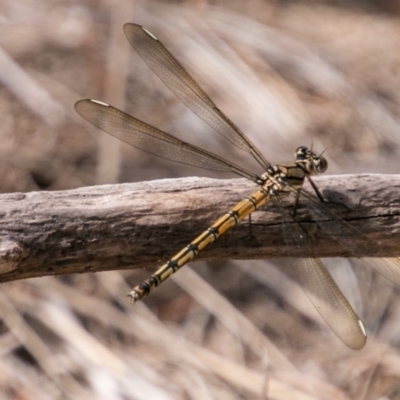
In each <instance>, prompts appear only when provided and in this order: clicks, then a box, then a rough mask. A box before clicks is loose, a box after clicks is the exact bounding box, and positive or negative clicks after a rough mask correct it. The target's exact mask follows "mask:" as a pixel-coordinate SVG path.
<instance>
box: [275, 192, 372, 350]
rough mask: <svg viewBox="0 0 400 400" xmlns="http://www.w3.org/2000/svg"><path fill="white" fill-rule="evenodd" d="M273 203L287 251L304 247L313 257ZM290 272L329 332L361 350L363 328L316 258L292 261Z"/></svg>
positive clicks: (286, 215)
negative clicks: (279, 217) (281, 219)
mask: <svg viewBox="0 0 400 400" xmlns="http://www.w3.org/2000/svg"><path fill="white" fill-rule="evenodd" d="M275 200H276V201H277V202H278V204H279V207H278V208H279V209H280V211H281V213H282V218H283V221H284V224H283V234H284V238H285V242H286V244H287V245H288V249H292V248H293V247H302V248H303V247H306V248H308V250H309V252H310V254H314V252H313V249H312V246H311V245H310V243H309V241H308V239H307V233H306V232H305V231H304V230H303V228H302V227H301V226H300V225H299V223H297V222H296V221H295V220H294V219H293V218H292V217H291V216H290V215H289V213H288V211H287V210H285V209H284V206H283V204H282V201H281V200H280V199H279V197H278V196H276V197H275ZM292 264H293V272H294V275H295V277H296V279H297V280H298V282H299V283H300V284H301V286H302V288H303V290H304V292H305V293H306V295H307V296H308V298H309V299H310V300H311V302H312V303H313V305H314V307H315V308H316V309H317V311H318V312H319V314H320V315H321V317H322V318H323V319H324V320H325V322H326V323H327V325H328V326H329V327H330V328H331V329H332V331H333V332H334V333H335V334H336V335H337V336H338V337H339V339H341V340H342V341H343V342H344V343H345V344H346V345H347V346H349V347H350V348H352V349H361V348H362V347H364V345H365V343H366V341H367V335H366V332H365V328H364V325H363V323H362V321H361V320H360V318H359V317H358V315H357V314H356V312H355V311H354V310H353V308H352V307H351V305H350V303H349V302H348V301H347V299H346V297H345V296H344V295H343V293H342V291H341V290H340V289H339V287H338V286H337V284H336V282H335V281H334V280H333V278H332V276H331V275H330V273H329V272H328V271H327V269H326V268H325V267H324V265H323V264H322V262H321V260H320V259H319V258H315V257H313V258H296V259H292Z"/></svg>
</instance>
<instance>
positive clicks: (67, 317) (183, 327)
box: [0, 0, 400, 400]
mask: <svg viewBox="0 0 400 400" xmlns="http://www.w3.org/2000/svg"><path fill="white" fill-rule="evenodd" d="M215 3H217V4H215ZM329 3H333V4H329ZM227 4H229V8H226V7H227ZM377 4H378V2H376V3H375V2H366V1H364V2H362V1H358V2H352V6H351V7H349V6H348V5H347V2H344V1H343V2H340V1H337V2H326V4H324V2H313V1H304V2H261V1H256V0H251V1H247V2H234V1H233V2H229V3H228V2H222V1H220V2H214V3H213V5H211V4H209V3H208V2H206V1H197V2H185V3H183V4H179V5H178V4H172V3H170V2H164V3H156V2H154V1H148V2H132V1H112V0H108V1H104V2H101V3H100V2H99V3H98V2H90V1H80V2H66V1H61V0H60V1H58V2H56V1H41V2H31V1H27V0H19V1H12V0H3V1H2V3H1V5H0V45H1V46H0V82H1V86H0V115H1V121H2V123H1V129H0V135H1V143H2V146H1V149H0V153H1V160H2V163H1V164H0V184H1V190H2V191H3V192H14V191H32V190H41V189H46V190H62V189H68V188H74V187H79V186H84V185H91V184H96V183H104V182H107V183H112V182H119V181H134V180H137V181H139V180H147V179H153V178H162V177H176V176H182V175H188V174H196V175H199V174H203V171H198V170H195V169H187V168H186V167H183V166H182V165H175V164H173V163H169V162H167V161H163V160H157V159H154V157H151V156H148V155H147V154H143V153H140V152H139V151H135V149H131V148H127V147H128V146H125V145H122V144H121V143H119V142H118V141H116V140H114V139H113V138H110V137H108V136H107V135H105V134H104V135H103V134H102V133H99V132H98V131H96V130H95V129H92V128H91V127H90V126H88V124H86V123H85V122H84V121H83V120H81V119H80V118H79V116H78V115H77V114H76V113H75V112H74V109H73V105H74V103H75V101H76V100H78V99H80V98H87V97H91V98H98V99H100V100H103V101H105V102H108V103H112V104H114V105H115V106H117V107H120V108H124V109H125V110H127V111H128V112H132V113H133V114H134V115H136V116H138V117H139V118H142V119H144V120H146V121H148V122H150V123H152V124H154V125H156V126H158V127H160V128H162V129H165V130H167V131H171V132H177V134H181V137H184V138H185V139H186V140H188V141H191V142H192V143H195V144H199V145H201V146H203V147H205V148H209V149H211V150H213V151H216V152H219V153H222V152H224V153H225V152H226V153H227V154H232V155H233V156H236V157H241V154H239V153H238V152H237V151H236V150H235V149H227V144H226V143H225V142H224V141H223V140H222V138H220V137H218V135H217V134H215V133H214V132H211V130H210V129H209V128H208V127H207V126H206V125H205V124H203V123H202V122H201V121H199V120H198V119H197V117H195V116H193V115H192V114H191V113H190V111H188V110H187V109H186V108H185V107H184V106H183V105H182V104H180V103H179V101H178V100H177V99H176V98H175V97H174V96H173V95H172V94H171V93H169V91H168V89H166V88H165V87H164V86H163V84H162V83H161V82H160V81H159V80H158V78H157V77H155V76H154V75H153V74H152V72H151V71H149V70H148V68H147V66H146V65H145V64H144V63H143V62H142V61H141V60H140V58H139V57H138V56H137V55H136V54H135V53H134V51H133V50H132V49H131V48H130V47H129V44H128V42H127V41H126V39H125V37H124V35H123V32H122V25H123V24H124V23H125V22H136V23H140V24H142V25H145V26H146V27H147V28H148V29H150V30H151V31H152V32H154V33H155V34H156V35H157V36H158V37H159V38H160V39H161V40H162V41H163V42H164V43H165V44H166V45H167V47H168V48H169V49H170V50H171V51H172V52H173V53H174V54H175V55H176V57H177V58H178V59H180V60H181V61H182V63H183V64H184V65H185V66H186V67H187V69H188V70H189V71H191V72H192V73H193V75H194V76H195V77H196V79H198V80H199V82H200V83H201V84H202V85H203V86H204V87H205V88H206V90H207V91H208V92H209V93H210V95H211V96H212V97H213V99H215V101H216V103H217V104H218V105H219V107H220V108H221V109H223V110H224V111H225V112H226V113H227V114H228V115H229V116H230V117H232V119H233V120H234V121H235V123H237V124H238V125H239V126H240V127H241V128H242V129H243V130H244V131H245V132H247V133H248V134H249V136H251V138H252V140H253V141H254V142H255V143H256V145H257V146H258V147H259V148H260V149H261V150H262V151H263V153H264V154H265V155H266V156H267V157H268V158H269V159H270V161H271V162H272V163H277V162H281V161H286V160H290V159H291V154H292V153H293V151H294V149H295V148H296V147H297V146H299V145H302V144H305V145H310V143H311V142H312V143H313V146H314V148H316V149H321V150H322V149H327V158H328V159H329V162H330V172H332V173H350V172H352V173H354V172H364V171H365V172H384V173H398V172H399V169H398V160H399V154H400V133H399V128H400V114H399V110H400V90H399V89H400V52H399V48H400V24H399V16H398V12H399V9H400V7H399V6H398V5H397V4H398V2H379V6H378V5H377ZM206 135H207V136H206ZM240 162H241V163H242V164H244V165H245V166H249V168H250V167H251V166H250V165H248V162H247V161H245V160H243V162H242V160H240ZM204 174H207V175H209V173H208V172H204ZM201 229H202V227H200V228H199V231H200V230H201ZM190 239H191V238H188V240H190ZM175 250H176V249H171V253H173V252H174V251H175ZM168 256H169V255H167V254H166V258H168ZM335 263H336V265H337V261H336V260H332V264H335ZM279 265H280V267H281V268H282V269H284V267H287V266H285V265H284V263H282V262H281V263H280V264H279ZM289 267H290V266H289ZM195 270H196V272H197V273H198V274H197V273H195V272H194V271H193V270H191V269H190V268H189V267H187V268H184V269H183V270H182V271H181V272H180V273H179V274H178V275H177V276H176V278H175V279H174V282H172V281H171V282H168V283H165V284H164V285H163V287H161V288H160V289H159V290H157V292H156V293H155V294H154V295H152V296H151V297H150V298H149V299H148V300H146V301H145V303H143V304H138V305H137V306H135V307H134V308H132V307H131V306H130V304H129V303H128V302H127V300H126V299H125V297H124V294H126V293H127V292H128V291H129V286H130V284H133V283H137V282H138V281H140V280H141V278H143V277H146V276H147V274H148V272H146V271H144V272H137V271H134V272H132V273H126V272H125V273H120V272H110V273H101V274H96V275H90V274H86V275H80V276H70V277H64V278H58V279H56V278H41V279H32V280H29V281H21V282H13V283H7V284H3V285H2V287H1V292H0V312H1V318H2V322H1V325H0V349H1V352H2V362H1V363H0V397H1V398H4V399H11V398H13V399H14V398H18V399H46V398H48V399H57V398H74V399H78V398H79V399H85V398H87V399H93V398H99V399H157V400H158V399H238V398H242V399H264V398H268V399H321V398H323V399H386V398H388V399H389V398H390V399H397V398H400V384H399V381H400V353H399V351H398V344H399V339H398V338H399V337H400V323H399V322H398V321H399V312H400V305H399V301H400V297H399V291H398V289H393V288H392V287H391V285H390V284H389V283H387V282H385V281H384V280H383V279H381V278H379V277H376V276H374V275H372V273H371V272H370V271H367V270H366V269H365V268H363V267H360V268H356V269H355V272H353V270H352V269H350V268H349V265H348V263H347V261H346V260H341V261H340V268H334V272H335V273H336V274H337V275H338V277H337V279H338V281H339V280H340V285H341V287H342V288H343V290H345V291H347V293H348V297H349V298H350V299H351V301H352V303H353V304H354V305H355V307H356V308H357V310H358V312H359V313H360V315H361V316H362V318H363V320H364V321H365V323H366V326H367V329H368V333H369V342H368V344H367V346H366V347H365V348H364V349H363V350H361V351H358V352H354V351H351V350H349V349H347V348H345V347H344V345H343V344H342V343H340V342H339V341H338V339H336V338H335V337H334V336H333V334H332V333H330V332H329V331H328V330H327V328H326V327H325V325H324V324H323V323H322V322H321V320H320V318H319V317H318V315H316V312H315V311H314V310H313V309H312V306H311V305H310V304H309V303H308V300H307V299H306V298H305V297H304V295H303V294H302V292H301V291H300V290H299V288H298V287H297V286H296V285H295V284H294V283H293V282H292V281H291V280H290V279H289V278H288V277H287V276H286V275H285V274H282V272H281V270H278V269H276V268H275V267H273V266H272V265H270V264H269V263H267V262H261V261H259V262H254V261H253V262H249V263H243V262H231V263H226V264H224V265H200V264H196V267H195ZM127 282H129V285H128V283H127Z"/></svg>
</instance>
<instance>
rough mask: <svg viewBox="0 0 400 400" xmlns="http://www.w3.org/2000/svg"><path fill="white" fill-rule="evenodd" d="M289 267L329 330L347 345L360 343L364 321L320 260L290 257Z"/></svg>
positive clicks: (352, 346)
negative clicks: (290, 266) (291, 262)
mask: <svg viewBox="0 0 400 400" xmlns="http://www.w3.org/2000/svg"><path fill="white" fill-rule="evenodd" d="M293 268H294V274H295V276H296V278H297V280H298V281H299V282H300V284H301V286H302V288H303V290H304V291H305V293H306V294H307V296H308V298H309V299H310V300H311V302H312V303H313V305H314V307H315V308H316V309H317V311H318V312H319V314H320V315H321V317H322V318H323V319H324V320H325V322H326V323H327V325H328V326H329V327H330V328H331V329H332V331H333V332H334V333H335V334H336V335H337V336H338V337H339V338H340V339H341V340H342V341H343V342H344V343H345V344H346V345H347V346H349V347H350V348H352V349H355V350H357V349H361V348H362V347H364V345H365V343H366V340H367V335H366V332H365V328H364V325H363V323H362V321H361V320H360V318H359V317H358V315H357V314H356V312H355V311H354V310H353V308H352V307H351V305H350V303H349V302H348V301H347V299H346V297H345V296H344V295H343V293H342V291H341V290H340V289H339V287H338V286H337V285H336V282H335V281H334V280H333V278H332V276H331V275H330V273H329V272H328V271H327V269H326V268H325V267H324V265H323V264H322V262H321V260H320V259H318V258H299V259H293Z"/></svg>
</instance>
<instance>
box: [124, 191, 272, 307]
mask: <svg viewBox="0 0 400 400" xmlns="http://www.w3.org/2000/svg"><path fill="white" fill-rule="evenodd" d="M269 199H270V194H269V192H268V190H267V189H265V188H261V189H259V190H257V191H256V192H254V193H252V194H251V195H250V196H249V197H247V198H245V199H243V200H242V201H241V202H239V203H238V204H236V206H235V207H233V208H232V209H231V210H230V211H228V212H227V213H226V214H224V215H223V216H222V217H221V218H219V219H218V220H217V221H216V222H215V223H214V224H213V225H211V226H210V227H209V228H208V229H206V230H205V231H204V232H203V233H201V234H200V235H199V236H197V238H196V239H194V240H193V241H192V242H191V243H190V244H188V245H187V246H186V247H184V248H183V249H182V250H181V251H180V252H179V253H177V254H175V255H174V256H173V257H172V258H171V259H170V260H169V261H167V262H166V263H165V264H164V265H162V266H161V267H160V268H159V269H158V270H157V271H156V272H155V273H154V274H153V275H151V276H150V277H149V278H148V279H146V280H145V281H143V282H142V283H140V284H139V285H137V286H135V287H134V288H133V289H132V291H131V293H130V294H129V297H131V298H132V301H133V302H136V301H139V300H141V299H143V297H145V296H147V295H148V294H149V293H150V292H151V291H152V290H153V289H155V288H156V287H157V286H158V285H160V284H161V283H162V282H164V281H165V280H166V279H167V278H169V277H170V276H171V275H172V274H173V273H175V272H176V271H177V270H178V269H180V268H181V267H183V266H184V265H185V264H186V263H188V262H189V261H190V260H192V259H193V257H195V256H196V255H197V253H198V252H199V251H201V250H203V249H204V248H205V247H206V246H208V245H209V244H211V243H213V242H214V241H215V240H216V239H218V238H219V237H220V236H221V235H222V234H224V233H225V232H226V231H228V230H229V229H231V228H233V227H234V226H236V225H237V224H238V222H239V221H241V220H242V219H243V218H246V217H247V216H248V215H250V214H251V213H252V212H253V211H255V210H257V209H258V208H259V207H261V206H262V205H264V204H265V203H267V202H268V200H269Z"/></svg>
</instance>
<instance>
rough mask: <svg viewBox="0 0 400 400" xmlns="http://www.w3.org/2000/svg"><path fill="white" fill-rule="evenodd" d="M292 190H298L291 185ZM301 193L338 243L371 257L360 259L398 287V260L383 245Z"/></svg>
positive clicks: (316, 216)
mask: <svg viewBox="0 0 400 400" xmlns="http://www.w3.org/2000/svg"><path fill="white" fill-rule="evenodd" d="M291 189H292V190H293V191H296V192H297V191H298V189H296V188H295V187H291ZM301 195H302V196H303V197H306V198H307V199H309V200H310V202H311V203H310V209H311V211H312V214H313V218H315V221H316V222H317V223H318V225H320V226H321V228H322V229H324V230H325V231H326V232H327V233H328V234H329V235H330V236H332V238H333V239H334V240H336V241H337V242H338V243H340V244H341V245H342V246H343V247H344V248H345V249H347V250H349V252H350V253H352V254H355V255H360V254H363V255H368V254H371V255H372V257H371V258H368V257H361V258H360V259H361V260H362V261H363V262H365V263H366V264H368V266H370V267H371V268H373V269H374V270H375V271H377V272H378V273H379V274H381V275H382V276H384V277H385V278H386V279H388V280H390V281H391V282H393V283H395V284H396V285H397V286H399V287H400V260H399V259H398V258H396V257H390V256H388V254H387V252H386V250H385V248H384V247H382V246H381V245H380V244H379V243H378V242H376V241H375V240H372V239H370V238H369V237H368V236H366V235H364V234H363V233H362V232H360V231H359V230H358V229H356V228H354V227H353V226H351V225H350V224H349V223H347V222H346V221H344V220H343V219H342V218H340V217H338V216H337V215H336V214H335V213H334V212H332V211H331V210H330V209H329V207H327V206H326V204H324V203H321V202H320V201H317V200H316V199H315V197H314V196H313V195H312V194H310V193H308V192H307V191H305V190H304V189H302V190H301Z"/></svg>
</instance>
